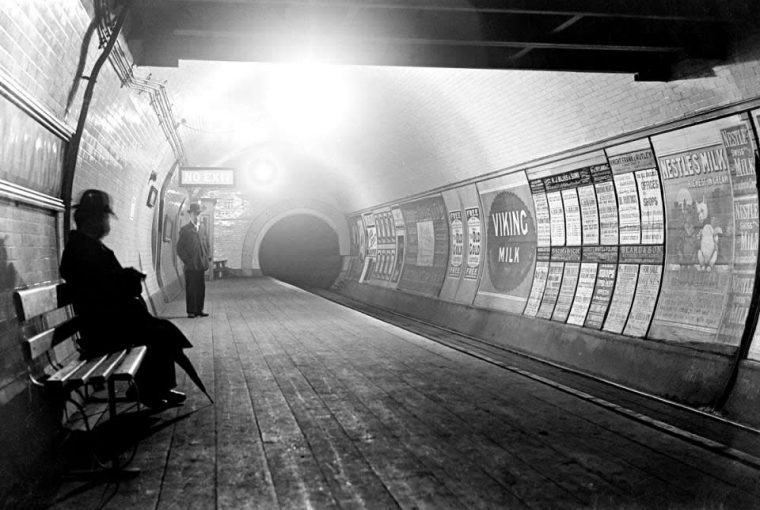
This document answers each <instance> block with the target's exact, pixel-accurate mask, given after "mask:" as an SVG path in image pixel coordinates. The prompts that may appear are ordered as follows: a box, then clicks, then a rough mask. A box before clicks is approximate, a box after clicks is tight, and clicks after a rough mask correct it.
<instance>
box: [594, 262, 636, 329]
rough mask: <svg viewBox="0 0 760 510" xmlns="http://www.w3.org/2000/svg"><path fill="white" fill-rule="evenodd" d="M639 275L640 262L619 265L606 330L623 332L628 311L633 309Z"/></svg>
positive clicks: (605, 323) (605, 324)
mask: <svg viewBox="0 0 760 510" xmlns="http://www.w3.org/2000/svg"><path fill="white" fill-rule="evenodd" d="M638 276H639V266H638V264H620V265H619V266H618V272H617V279H616V281H615V292H614V294H613V295H612V302H611V303H610V307H609V310H608V311H607V319H606V320H605V322H604V328H603V329H604V331H609V332H610V333H618V334H619V333H622V332H623V328H625V323H626V322H627V321H628V312H629V311H630V310H631V304H632V303H633V296H634V293H635V292H636V281H637V280H638Z"/></svg>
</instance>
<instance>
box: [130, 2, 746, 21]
mask: <svg viewBox="0 0 760 510" xmlns="http://www.w3.org/2000/svg"><path fill="white" fill-rule="evenodd" d="M134 3H135V7H136V8H138V9H140V8H150V7H155V6H156V5H157V4H156V0H136V1H135V2H134ZM202 4H217V5H219V4H223V5H225V6H249V7H254V8H255V7H262V6H267V7H272V6H278V7H283V6H288V7H311V8H316V9H321V8H334V7H340V8H356V7H358V8H361V9H371V10H404V11H440V12H474V13H503V14H533V15H548V16H552V15H568V16H582V17H604V18H642V19H650V20H652V19H662V20H689V21H706V22H715V21H725V22H740V23H744V22H746V21H747V20H748V17H749V16H752V15H755V14H757V13H758V11H759V10H760V9H759V8H758V5H757V2H756V1H755V0H669V1H665V0H636V1H632V0H625V1H622V0H461V1H450V0H224V1H222V2H215V1H211V0H165V1H164V2H161V4H159V5H163V6H169V7H170V8H172V9H176V8H181V6H183V5H184V6H185V7H189V6H199V5H202Z"/></svg>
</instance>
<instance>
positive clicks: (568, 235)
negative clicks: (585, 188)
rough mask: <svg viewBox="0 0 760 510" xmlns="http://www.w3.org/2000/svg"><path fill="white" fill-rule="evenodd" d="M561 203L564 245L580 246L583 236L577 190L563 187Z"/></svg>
mask: <svg viewBox="0 0 760 510" xmlns="http://www.w3.org/2000/svg"><path fill="white" fill-rule="evenodd" d="M562 205H563V208H564V209H565V245H566V246H580V245H581V243H582V241H583V236H582V227H581V206H580V203H579V202H578V192H577V191H576V190H575V189H563V190H562Z"/></svg>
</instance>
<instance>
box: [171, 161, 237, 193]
mask: <svg viewBox="0 0 760 510" xmlns="http://www.w3.org/2000/svg"><path fill="white" fill-rule="evenodd" d="M179 185H180V186H183V187H188V188H189V187H192V188H204V187H211V188H222V187H233V186H235V169H234V168H221V167H200V166H195V167H188V166H183V167H180V169H179Z"/></svg>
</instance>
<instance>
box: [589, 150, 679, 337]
mask: <svg viewBox="0 0 760 510" xmlns="http://www.w3.org/2000/svg"><path fill="white" fill-rule="evenodd" d="M605 152H606V154H607V159H608V161H609V166H610V169H611V171H612V174H613V182H614V184H615V192H616V195H617V197H618V216H619V222H620V225H619V232H620V234H619V238H620V249H619V263H620V264H621V270H620V271H618V273H617V279H616V285H615V291H614V294H613V299H612V301H611V303H610V306H611V309H610V314H609V323H605V325H604V327H603V329H604V330H605V331H611V332H614V333H623V334H625V335H629V336H639V337H643V336H645V335H646V334H647V331H648V330H649V324H650V323H651V320H652V315H653V314H654V307H655V304H656V303H657V297H658V295H659V292H660V280H661V277H662V272H663V268H662V264H663V253H664V246H663V242H664V239H665V215H664V211H663V196H662V186H661V184H660V177H659V172H658V169H657V161H656V159H655V156H654V151H653V150H652V147H651V144H650V142H649V139H641V140H635V141H633V142H629V143H626V144H623V145H618V146H615V147H610V148H608V149H606V151H605ZM634 264H635V265H636V266H635V267H634ZM634 274H635V279H634ZM618 284H619V285H618ZM631 285H633V288H631ZM627 293H630V295H628V294H627Z"/></svg>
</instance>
